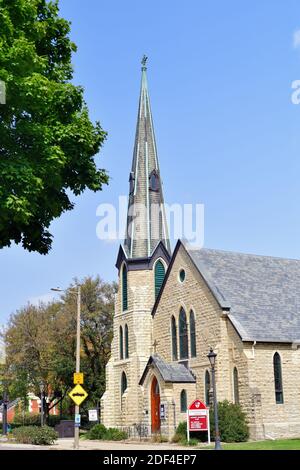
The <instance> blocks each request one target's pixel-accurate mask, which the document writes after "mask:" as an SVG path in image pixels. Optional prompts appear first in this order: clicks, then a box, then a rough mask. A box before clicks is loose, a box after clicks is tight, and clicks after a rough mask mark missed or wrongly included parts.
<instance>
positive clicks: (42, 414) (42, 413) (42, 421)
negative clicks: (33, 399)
mask: <svg viewBox="0 0 300 470" xmlns="http://www.w3.org/2000/svg"><path fill="white" fill-rule="evenodd" d="M40 392H41V426H44V383H43V382H42V381H41V382H40Z"/></svg>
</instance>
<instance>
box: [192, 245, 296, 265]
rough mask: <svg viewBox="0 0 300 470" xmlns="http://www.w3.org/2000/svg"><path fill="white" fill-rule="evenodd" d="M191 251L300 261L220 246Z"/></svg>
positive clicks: (293, 259)
mask: <svg viewBox="0 0 300 470" xmlns="http://www.w3.org/2000/svg"><path fill="white" fill-rule="evenodd" d="M189 251H195V252H199V251H207V252H213V251H214V252H217V253H228V254H232V255H242V256H252V257H257V258H269V259H278V260H286V261H298V262H300V259H298V258H285V257H283V256H270V255H261V254H257V253H246V252H244V251H232V250H222V249H219V248H204V247H203V248H199V249H197V250H193V249H190V250H189Z"/></svg>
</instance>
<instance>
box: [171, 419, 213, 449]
mask: <svg viewBox="0 0 300 470" xmlns="http://www.w3.org/2000/svg"><path fill="white" fill-rule="evenodd" d="M195 440H196V441H197V442H207V432H203V431H199V432H192V433H191V434H190V441H195ZM172 442H179V443H180V444H183V445H186V442H187V431H186V421H181V423H179V424H178V426H177V429H176V433H175V434H174V436H173V438H172ZM191 445H193V444H191Z"/></svg>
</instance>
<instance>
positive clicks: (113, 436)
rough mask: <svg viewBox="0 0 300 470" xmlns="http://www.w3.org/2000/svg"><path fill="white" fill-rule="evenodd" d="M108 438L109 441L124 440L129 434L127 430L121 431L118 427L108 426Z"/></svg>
mask: <svg viewBox="0 0 300 470" xmlns="http://www.w3.org/2000/svg"><path fill="white" fill-rule="evenodd" d="M106 439H107V440H108V441H124V439H127V434H126V432H125V431H121V430H120V429H117V428H108V429H107V433H106Z"/></svg>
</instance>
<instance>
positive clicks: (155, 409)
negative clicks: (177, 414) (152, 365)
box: [151, 377, 160, 434]
mask: <svg viewBox="0 0 300 470" xmlns="http://www.w3.org/2000/svg"><path fill="white" fill-rule="evenodd" d="M151 432H152V434H156V433H158V432H160V390H159V384H158V382H157V378H156V377H153V379H152V384H151Z"/></svg>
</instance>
